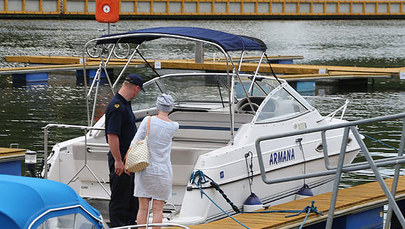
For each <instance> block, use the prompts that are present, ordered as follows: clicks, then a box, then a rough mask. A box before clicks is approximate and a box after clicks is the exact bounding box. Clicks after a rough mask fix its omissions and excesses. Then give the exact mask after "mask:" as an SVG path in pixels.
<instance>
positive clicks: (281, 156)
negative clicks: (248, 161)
mask: <svg viewBox="0 0 405 229" xmlns="http://www.w3.org/2000/svg"><path fill="white" fill-rule="evenodd" d="M291 160H295V153H294V149H287V150H281V151H278V152H275V153H271V154H270V160H269V165H277V164H278V163H282V162H286V161H291Z"/></svg>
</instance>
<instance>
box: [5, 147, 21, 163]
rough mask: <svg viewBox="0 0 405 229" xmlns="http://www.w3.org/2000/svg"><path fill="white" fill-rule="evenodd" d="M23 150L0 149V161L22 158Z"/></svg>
mask: <svg viewBox="0 0 405 229" xmlns="http://www.w3.org/2000/svg"><path fill="white" fill-rule="evenodd" d="M24 155H25V149H16V148H0V161H4V160H9V159H12V158H19V157H24Z"/></svg>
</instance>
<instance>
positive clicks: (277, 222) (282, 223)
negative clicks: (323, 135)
mask: <svg viewBox="0 0 405 229" xmlns="http://www.w3.org/2000/svg"><path fill="white" fill-rule="evenodd" d="M385 182H386V184H387V185H388V187H390V186H391V183H392V179H387V180H386V181H385ZM331 197H332V193H330V192H329V193H325V194H321V195H316V196H312V197H307V198H304V199H300V200H295V201H291V202H289V203H285V204H280V205H276V206H271V207H269V208H268V209H267V210H270V211H271V210H302V209H304V208H305V207H306V206H311V201H315V207H317V209H318V211H319V212H323V215H317V214H315V213H311V214H310V215H309V217H308V219H307V220H306V223H305V226H309V225H311V224H317V223H320V222H326V219H327V217H328V216H327V213H328V210H329V204H330V201H331ZM403 199H405V176H401V177H400V178H399V182H398V188H397V195H396V200H397V201H400V200H403ZM387 203H388V201H387V198H386V196H385V194H384V192H383V191H382V189H381V187H380V185H379V184H378V182H370V183H367V184H363V185H358V186H354V187H351V188H345V189H341V190H339V192H338V197H337V202H336V207H335V213H334V216H335V219H336V218H338V217H343V216H345V215H350V214H355V213H358V212H364V211H367V210H370V209H375V208H381V209H382V206H383V205H386V204H387ZM258 211H261V210H258ZM292 214H294V213H262V214H248V213H242V214H239V215H236V216H234V218H235V219H237V220H238V221H239V222H241V223H243V224H244V225H246V226H248V227H249V228H252V229H253V228H255V229H259V228H298V227H299V226H300V225H301V223H302V222H303V220H304V218H305V216H306V214H305V213H302V214H300V215H299V216H294V217H288V218H285V216H288V215H292ZM382 216H383V212H382V211H381V212H380V217H382ZM335 221H336V223H338V222H339V221H338V220H335ZM335 221H334V222H335ZM190 228H191V229H199V228H204V229H210V228H212V229H214V228H215V229H216V228H223V229H226V228H229V229H231V228H243V227H242V226H240V225H238V224H237V223H236V222H235V221H233V220H232V219H230V218H225V219H222V220H218V221H214V222H210V223H207V224H201V225H195V226H190ZM337 228H338V227H337Z"/></svg>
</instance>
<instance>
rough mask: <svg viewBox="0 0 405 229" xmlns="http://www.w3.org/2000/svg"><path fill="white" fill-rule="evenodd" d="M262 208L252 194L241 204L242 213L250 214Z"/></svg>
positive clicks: (255, 196)
mask: <svg viewBox="0 0 405 229" xmlns="http://www.w3.org/2000/svg"><path fill="white" fill-rule="evenodd" d="M262 208H263V203H262V201H261V200H260V199H259V197H258V196H257V195H256V194H254V193H253V192H252V193H251V194H250V196H249V197H248V198H247V199H246V200H245V202H244V203H243V211H244V212H252V211H256V210H258V209H262Z"/></svg>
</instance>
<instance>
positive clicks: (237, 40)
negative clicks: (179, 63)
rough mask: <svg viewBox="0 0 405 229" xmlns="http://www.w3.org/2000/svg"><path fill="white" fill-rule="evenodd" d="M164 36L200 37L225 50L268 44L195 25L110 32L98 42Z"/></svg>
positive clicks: (123, 41) (248, 48)
mask: <svg viewBox="0 0 405 229" xmlns="http://www.w3.org/2000/svg"><path fill="white" fill-rule="evenodd" d="M162 37H172V38H178V39H198V40H202V41H208V42H212V43H215V44H218V45H219V46H221V47H222V48H223V49H224V50H225V51H227V52H228V51H243V50H246V51H249V50H250V51H253V50H257V51H265V50H266V49H267V48H266V45H265V44H264V42H263V41H262V40H260V39H257V38H253V37H247V36H240V35H234V34H231V33H225V32H221V31H217V30H212V29H205V28H195V27H157V28H148V29H139V30H134V31H129V32H126V33H117V34H108V35H104V36H102V37H101V38H102V39H101V40H99V41H98V42H97V44H107V43H116V42H117V41H118V42H119V43H135V44H141V43H143V42H144V41H150V40H154V39H158V38H162Z"/></svg>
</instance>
